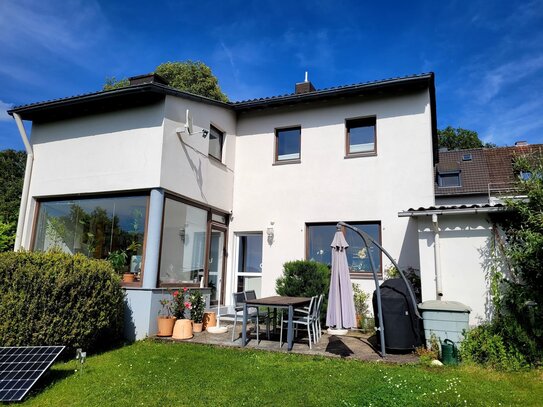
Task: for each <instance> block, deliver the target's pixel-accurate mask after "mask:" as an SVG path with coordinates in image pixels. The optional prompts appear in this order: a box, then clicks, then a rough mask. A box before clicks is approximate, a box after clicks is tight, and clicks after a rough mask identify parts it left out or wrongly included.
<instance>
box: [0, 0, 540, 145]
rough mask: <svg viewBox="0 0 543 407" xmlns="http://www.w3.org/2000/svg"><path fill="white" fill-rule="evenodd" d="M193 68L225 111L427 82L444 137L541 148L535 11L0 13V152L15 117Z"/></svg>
mask: <svg viewBox="0 0 543 407" xmlns="http://www.w3.org/2000/svg"><path fill="white" fill-rule="evenodd" d="M187 59H192V60H200V61H203V62H205V63H206V64H208V65H209V66H210V67H211V68H212V70H213V72H214V74H215V75H216V76H217V77H218V79H219V83H220V85H221V87H222V89H223V91H224V92H225V93H226V94H227V95H228V97H229V98H230V99H231V100H243V99H249V98H256V97H263V96H272V95H278V94H285V93H290V92H292V91H293V89H294V83H295V82H299V81H302V80H303V76H304V71H306V70H307V71H309V79H310V80H311V81H312V82H313V84H314V85H315V86H316V87H317V89H320V88H325V87H331V86H338V85H346V84H352V83H358V82H365V81H370V80H377V79H385V78H390V77H397V76H405V75H410V74H415V73H422V72H429V71H433V72H435V74H436V85H437V116H438V126H439V127H440V128H443V127H445V126H447V125H452V126H454V127H464V128H468V129H472V130H476V131H478V132H479V135H480V136H481V138H482V139H483V140H485V141H489V142H494V143H496V144H498V145H511V144H513V143H514V142H515V141H517V140H527V141H528V142H530V143H543V97H542V95H543V0H536V1H492V0H471V1H443V2H437V1H410V2H406V1H401V2H400V1H398V2H369V1H362V0H358V1H337V0H336V1H324V0H320V1H311V2H309V1H308V2H304V1H288V2H287V1H280V0H275V1H264V0H262V1H248V0H244V1H227V0H225V1H203V0H202V1H158V0H156V1H153V2H149V1H131V2H128V1H127V2H121V1H114V0H104V1H95V0H81V1H69V0H59V1H57V0H47V1H46V0H38V1H35V0H0V149H5V148H16V149H22V148H23V145H22V142H21V141H20V137H19V134H18V132H17V129H16V126H15V122H14V121H13V119H11V118H10V117H9V116H8V115H7V114H6V113H5V110H6V109H7V108H9V107H10V106H13V105H20V104H25V103H32V102H37V101H44V100H49V99H55V98H60V97H66V96H72V95H77V94H81V93H87V92H92V91H96V90H99V89H100V88H101V87H102V84H103V82H104V79H105V78H106V77H107V76H116V77H127V76H133V75H138V74H142V73H147V72H151V71H153V70H154V68H155V67H156V66H157V65H159V64H160V63H162V62H166V61H183V60H187Z"/></svg>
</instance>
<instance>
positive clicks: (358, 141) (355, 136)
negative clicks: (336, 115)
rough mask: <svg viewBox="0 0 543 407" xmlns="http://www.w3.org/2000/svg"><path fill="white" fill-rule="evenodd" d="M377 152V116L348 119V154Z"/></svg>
mask: <svg viewBox="0 0 543 407" xmlns="http://www.w3.org/2000/svg"><path fill="white" fill-rule="evenodd" d="M374 152H375V117H367V118H364V119H353V120H347V155H361V154H368V153H374Z"/></svg>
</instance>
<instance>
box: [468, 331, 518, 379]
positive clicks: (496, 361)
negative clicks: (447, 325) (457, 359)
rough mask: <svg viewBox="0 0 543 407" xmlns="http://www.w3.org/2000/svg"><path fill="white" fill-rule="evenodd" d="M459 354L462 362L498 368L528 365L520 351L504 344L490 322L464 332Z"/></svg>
mask: <svg viewBox="0 0 543 407" xmlns="http://www.w3.org/2000/svg"><path fill="white" fill-rule="evenodd" d="M460 356H461V357H462V360H463V361H464V362H473V363H477V364H480V365H483V366H487V367H492V368H495V369H499V370H519V369H521V368H524V367H526V366H528V363H527V362H526V359H525V358H524V356H523V355H522V353H520V352H519V351H518V350H517V349H516V348H515V347H513V346H510V345H508V344H506V343H505V342H504V340H503V338H502V336H501V335H498V334H497V333H496V332H494V327H493V325H491V324H484V325H479V326H478V327H476V328H474V329H472V330H470V331H468V332H465V333H464V341H463V342H462V344H461V346H460Z"/></svg>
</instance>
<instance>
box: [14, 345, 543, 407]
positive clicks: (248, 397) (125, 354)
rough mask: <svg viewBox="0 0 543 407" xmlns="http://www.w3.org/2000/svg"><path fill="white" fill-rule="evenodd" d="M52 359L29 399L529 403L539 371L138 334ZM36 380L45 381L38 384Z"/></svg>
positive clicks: (538, 387)
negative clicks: (395, 361)
mask: <svg viewBox="0 0 543 407" xmlns="http://www.w3.org/2000/svg"><path fill="white" fill-rule="evenodd" d="M75 367H76V364H75V361H73V362H68V363H64V364H57V365H55V366H54V367H53V368H52V369H51V372H50V374H49V375H48V377H47V378H46V379H45V380H44V381H43V382H40V385H39V386H38V387H40V388H41V389H39V390H40V391H39V393H38V394H36V393H34V394H32V395H31V397H29V398H27V399H26V402H25V403H23V404H22V405H36V406H100V407H106V406H175V405H187V406H188V405H190V406H195V405H196V406H198V405H207V406H231V405H240V406H243V405H245V406H262V405H265V406H318V405H323V406H370V405H371V406H433V405H437V404H440V405H449V406H464V405H469V406H474V405H484V406H498V405H500V403H501V405H503V406H510V405H521V406H536V405H541V402H542V400H543V384H542V381H543V371H541V370H537V371H531V372H522V373H500V372H494V371H488V370H483V369H480V368H475V367H458V368H444V369H440V368H424V367H420V366H397V365H389V364H384V363H366V362H359V361H355V360H341V359H328V358H323V357H311V356H304V355H295V354H285V353H269V352H264V351H254V350H245V349H244V350H242V349H238V348H219V347H211V346H204V345H197V344H190V343H179V344H176V343H162V342H153V341H143V342H137V343H135V344H133V345H130V346H126V347H124V348H121V349H118V350H114V351H111V352H108V353H104V354H101V355H98V356H94V357H89V358H88V359H87V363H86V366H85V368H84V370H83V371H82V372H75V371H74V369H75ZM44 387H45V388H44Z"/></svg>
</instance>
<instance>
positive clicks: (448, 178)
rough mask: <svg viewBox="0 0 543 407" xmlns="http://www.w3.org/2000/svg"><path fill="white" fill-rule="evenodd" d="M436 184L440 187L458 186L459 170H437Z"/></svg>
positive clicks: (460, 184) (459, 184)
mask: <svg viewBox="0 0 543 407" xmlns="http://www.w3.org/2000/svg"><path fill="white" fill-rule="evenodd" d="M437 185H438V186H439V187H441V188H449V187H460V186H462V183H461V182H460V171H447V172H439V173H438V174H437Z"/></svg>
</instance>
